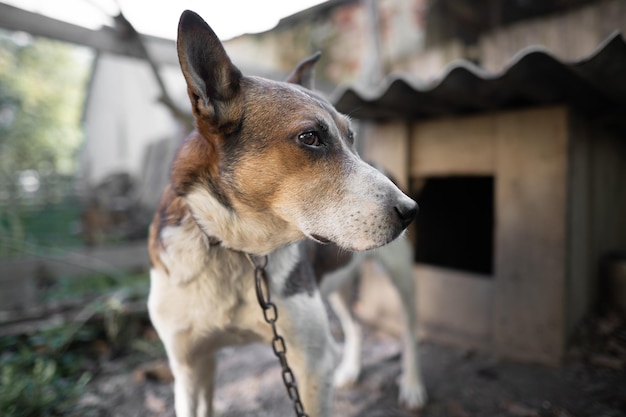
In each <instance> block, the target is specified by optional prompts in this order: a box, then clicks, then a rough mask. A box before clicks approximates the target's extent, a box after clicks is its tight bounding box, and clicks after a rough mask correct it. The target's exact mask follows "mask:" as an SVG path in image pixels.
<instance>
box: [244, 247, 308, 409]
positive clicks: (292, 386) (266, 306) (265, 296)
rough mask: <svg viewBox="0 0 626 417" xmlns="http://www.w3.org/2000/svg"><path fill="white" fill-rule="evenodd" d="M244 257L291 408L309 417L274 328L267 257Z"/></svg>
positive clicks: (276, 312)
mask: <svg viewBox="0 0 626 417" xmlns="http://www.w3.org/2000/svg"><path fill="white" fill-rule="evenodd" d="M246 257H247V258H248V261H250V263H251V264H252V266H253V267H254V286H255V288H256V297H257V300H258V301H259V305H260V306H261V308H262V309H263V318H264V319H265V321H266V322H267V323H268V324H269V325H270V326H272V332H273V333H274V337H273V339H272V350H273V351H274V354H275V355H276V357H277V358H278V361H279V362H280V366H281V368H282V377H283V383H284V384H285V388H286V389H287V394H288V395H289V398H290V399H291V401H292V402H293V408H294V410H295V411H296V416H298V417H309V415H308V414H307V413H305V412H304V406H303V405H302V401H301V400H300V392H299V391H298V384H297V382H296V376H295V375H294V374H293V371H292V370H291V368H290V367H289V364H288V363H287V345H286V344H285V339H284V338H283V337H282V336H281V335H280V334H278V330H277V328H276V321H277V320H278V309H277V308H276V304H274V303H273V302H272V298H271V296H270V285H269V281H268V279H267V272H265V267H266V266H267V259H268V257H267V255H266V256H263V257H262V258H258V257H255V256H253V255H250V254H248V253H246ZM264 284H265V285H264ZM264 287H265V288H264Z"/></svg>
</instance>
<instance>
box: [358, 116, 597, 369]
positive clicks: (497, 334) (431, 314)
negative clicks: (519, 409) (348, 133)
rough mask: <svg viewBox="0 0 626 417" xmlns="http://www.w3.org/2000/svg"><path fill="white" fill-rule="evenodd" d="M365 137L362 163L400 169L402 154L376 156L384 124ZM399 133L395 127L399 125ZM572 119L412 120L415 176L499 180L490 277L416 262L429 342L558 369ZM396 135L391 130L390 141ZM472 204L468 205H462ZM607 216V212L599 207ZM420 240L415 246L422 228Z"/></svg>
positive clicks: (562, 327) (564, 293)
mask: <svg viewBox="0 0 626 417" xmlns="http://www.w3.org/2000/svg"><path fill="white" fill-rule="evenodd" d="M389 126H392V125H387V126H386V127H383V128H382V129H381V132H384V133H386V135H382V136H380V137H377V138H376V139H375V138H374V137H373V136H367V140H368V142H369V141H375V140H376V141H377V142H379V143H374V144H372V143H367V144H366V146H365V156H366V157H367V158H369V159H372V160H375V161H377V162H380V163H383V164H385V165H387V166H394V161H395V165H397V166H402V164H403V159H402V158H403V151H400V152H398V153H397V154H394V153H393V152H388V151H386V152H380V151H378V149H379V148H380V147H382V146H383V144H389V143H390V142H387V137H390V136H392V135H391V134H390V130H389V129H390V127H389ZM396 126H401V125H400V124H398V125H396ZM568 127H569V125H568V112H567V110H566V108H565V107H558V106H557V107H546V108H535V109H523V110H516V111H507V112H498V113H492V114H487V115H480V116H472V117H450V118H445V119H440V120H433V121H427V122H418V123H415V124H414V125H413V126H412V128H411V129H410V130H408V132H409V133H410V139H409V136H406V138H407V140H408V142H409V144H408V145H400V146H396V147H398V148H400V149H407V148H408V149H410V151H409V152H410V165H409V167H408V168H407V169H406V172H408V173H409V175H410V177H411V179H413V180H415V179H423V178H425V177H429V176H448V175H493V176H494V178H495V189H494V193H495V199H494V201H495V205H496V207H495V218H494V222H495V239H494V247H495V249H494V250H495V254H494V255H495V256H494V263H495V265H494V274H493V277H492V279H488V278H485V277H481V276H478V275H475V274H471V273H467V272H463V271H455V270H449V269H445V268H434V267H431V266H428V265H418V266H417V268H416V280H417V286H418V294H417V297H418V300H419V302H418V305H419V315H420V318H421V319H420V320H421V325H422V327H423V332H424V334H425V335H426V336H428V337H432V338H435V339H437V340H442V341H446V342H455V343H461V344H463V345H465V346H468V345H469V346H475V347H488V348H489V349H491V350H493V351H495V352H497V353H499V354H501V355H502V356H506V357H512V358H518V359H525V360H532V361H539V362H545V363H556V362H557V361H558V360H559V359H560V357H561V355H562V353H563V348H564V344H565V340H566V335H567V331H568V329H567V325H566V317H565V315H566V300H567V297H568V295H567V285H566V274H567V267H566V260H565V259H566V243H567V239H566V237H567V228H568V215H567V208H566V207H567V168H568V166H567V157H568ZM401 132H402V129H401V128H400V127H396V129H395V130H393V133H394V135H393V137H394V138H395V139H393V141H394V143H396V142H398V141H400V142H401V140H400V139H399V137H400V133H401ZM468 203H470V204H471V202H468ZM605 210H606V208H605ZM417 238H418V239H419V231H418V235H417Z"/></svg>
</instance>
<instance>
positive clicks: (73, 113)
mask: <svg viewBox="0 0 626 417" xmlns="http://www.w3.org/2000/svg"><path fill="white" fill-rule="evenodd" d="M88 69H89V66H88V61H87V60H86V59H80V58H79V55H77V49H76V47H73V46H71V45H68V44H64V43H61V42H56V41H51V40H48V39H42V38H35V39H33V40H32V41H30V42H26V43H20V42H16V41H15V37H14V36H11V35H10V34H7V33H6V32H5V33H0V110H1V111H3V112H4V115H5V116H4V118H1V119H0V121H2V123H0V166H2V167H3V168H2V171H3V174H4V175H9V176H10V175H12V174H13V173H15V172H16V171H20V170H26V169H34V170H37V171H39V172H44V173H47V172H65V173H69V172H72V169H73V167H74V165H75V164H74V161H75V155H76V152H77V150H78V147H79V145H80V142H81V139H82V133H81V125H80V122H81V114H82V107H83V101H84V95H85V85H86V82H87V77H88V74H89V71H88Z"/></svg>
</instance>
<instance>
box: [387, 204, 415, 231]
mask: <svg viewBox="0 0 626 417" xmlns="http://www.w3.org/2000/svg"><path fill="white" fill-rule="evenodd" d="M393 209H394V210H395V212H396V214H397V215H398V218H399V219H400V223H401V224H402V227H403V228H406V227H407V226H408V225H409V224H411V222H412V221H413V220H414V219H415V217H416V216H417V211H418V205H417V203H416V202H415V201H413V200H411V201H410V202H406V203H399V204H397V205H396V206H394V208H393Z"/></svg>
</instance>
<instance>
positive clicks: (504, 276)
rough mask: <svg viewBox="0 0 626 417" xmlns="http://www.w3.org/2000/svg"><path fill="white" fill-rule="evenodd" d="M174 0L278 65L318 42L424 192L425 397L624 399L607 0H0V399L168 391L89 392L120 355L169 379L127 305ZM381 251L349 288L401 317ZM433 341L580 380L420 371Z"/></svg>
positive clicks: (621, 219) (142, 316)
mask: <svg viewBox="0 0 626 417" xmlns="http://www.w3.org/2000/svg"><path fill="white" fill-rule="evenodd" d="M226 3H227V4H226ZM184 9H192V10H194V11H196V12H197V13H199V14H200V15H201V16H202V17H203V18H204V19H205V20H206V21H207V22H208V23H209V25H211V26H212V27H213V29H214V30H215V32H216V33H217V35H218V36H220V38H221V39H222V40H223V41H224V45H225V48H226V50H227V52H228V53H229V55H230V56H231V58H232V60H233V62H234V63H235V64H236V65H237V66H238V67H239V68H240V69H241V70H242V71H243V73H244V74H249V75H260V76H264V77H268V78H272V79H283V78H284V77H285V76H286V74H288V73H289V72H290V71H291V69H292V68H293V67H294V65H295V64H296V63H297V62H299V61H300V60H301V59H303V58H304V57H306V56H309V55H311V54H312V53H314V52H316V51H322V58H321V60H320V62H319V65H318V67H317V74H316V81H317V84H316V87H317V88H318V89H319V90H320V91H321V92H322V94H324V95H325V96H327V97H328V98H329V100H331V101H332V102H333V103H334V104H335V105H336V106H337V108H338V109H339V110H340V111H342V112H344V113H346V114H349V115H350V116H351V117H352V118H353V120H354V123H355V125H356V126H357V128H358V147H359V152H360V153H361V155H362V156H364V157H365V158H367V159H368V160H371V161H373V162H376V163H378V164H379V165H381V166H383V167H384V168H385V169H386V170H387V171H388V172H389V173H391V174H392V175H393V176H394V177H395V178H396V179H397V181H398V184H399V185H400V186H401V187H402V188H403V189H404V190H405V192H407V193H409V194H410V195H411V196H412V197H413V198H415V199H416V200H417V201H418V202H419V203H420V208H421V211H420V215H419V217H418V220H417V221H416V224H415V225H413V226H412V229H411V230H410V238H411V240H412V242H413V246H414V259H413V261H414V266H415V279H416V283H417V288H418V291H417V293H416V297H417V299H418V313H419V318H420V326H419V330H420V335H421V336H422V339H423V340H424V343H426V344H427V345H426V346H427V347H426V350H425V351H426V355H427V356H428V355H431V356H428V358H430V359H432V361H430V363H431V365H426V367H427V368H426V384H427V387H428V388H429V390H432V391H433V392H435V393H436V395H435V396H434V397H433V398H434V399H435V402H434V403H435V404H438V403H437V401H439V408H437V405H435V406H431V408H427V409H426V410H425V412H424V414H423V415H427V416H428V415H431V416H434V415H453V416H465V415H517V416H535V415H563V416H565V415H571V416H581V415H607V416H609V415H626V412H625V411H624V410H626V397H625V396H624V392H626V377H624V374H625V373H624V372H623V371H624V369H625V367H626V322H625V321H624V314H625V312H626V216H625V215H624V213H626V118H625V117H624V115H625V114H626V113H625V110H626V76H625V74H626V42H625V41H624V37H623V35H622V33H623V32H624V31H625V30H626V0H476V1H462V0H380V1H377V0H329V1H319V0H317V1H316V0H303V1H277V0H275V1H264V2H255V1H244V0H232V1H229V2H218V1H200V0H185V1H182V0H179V1H176V2H169V1H158V2H154V3H151V4H150V6H149V7H148V6H147V3H145V2H139V1H132V0H118V1H114V0H57V1H45V0H11V1H8V0H5V1H3V2H0V346H1V347H2V356H0V361H1V363H2V371H0V372H1V378H0V412H2V411H5V412H4V413H2V414H3V415H10V416H17V415H33V416H34V415H69V414H68V413H71V412H75V413H79V414H76V415H87V414H85V413H88V412H89V413H92V414H93V415H170V414H171V404H170V403H169V402H168V401H169V400H162V399H160V397H159V395H162V396H167V395H169V394H166V393H165V392H166V391H158V390H159V389H161V388H154V386H151V387H152V388H149V389H148V391H145V390H144V391H141V394H140V399H139V400H137V401H138V402H139V405H138V406H137V407H138V408H137V407H136V408H133V407H132V406H131V405H129V404H130V400H128V398H127V397H123V398H122V397H120V398H118V397H115V398H116V401H118V400H119V404H118V406H119V407H118V409H119V410H126V411H119V412H118V413H117V414H116V413H115V412H113V411H111V410H110V409H107V407H106V403H107V402H110V401H111V398H112V397H111V396H110V395H109V396H107V395H105V394H103V393H102V392H104V391H106V390H107V389H109V391H111V392H115V391H117V390H118V389H119V388H120V386H124V387H126V386H127V383H126V382H119V381H125V380H123V379H120V380H119V381H118V384H121V385H113V386H112V387H111V386H108V385H106V384H107V383H111V381H112V380H113V379H114V378H113V376H112V375H114V376H115V377H120V374H122V373H123V372H122V370H121V369H122V368H123V369H124V370H126V371H128V370H129V369H131V370H134V372H135V373H134V374H132V376H131V378H134V379H133V381H135V383H136V384H140V383H143V382H145V381H146V380H150V381H157V382H159V383H161V384H162V385H166V384H167V383H168V382H169V378H170V376H168V372H167V366H166V365H164V363H163V351H162V348H161V346H160V344H159V342H158V340H157V337H156V335H155V334H154V331H153V330H152V328H151V326H150V323H149V320H148V318H147V315H146V309H145V299H146V296H147V291H148V285H149V278H148V272H147V271H148V268H149V261H148V256H147V250H146V237H147V229H148V225H149V222H150V220H151V218H152V214H153V212H154V209H155V207H156V205H157V202H158V200H159V198H160V194H161V191H162V189H163V188H164V186H165V184H166V183H167V181H168V169H169V164H170V163H171V160H172V158H173V156H174V153H175V151H176V149H177V147H178V145H179V144H180V142H181V141H182V139H183V138H184V137H185V136H186V135H187V134H188V133H189V131H190V129H191V127H192V120H191V115H190V109H189V105H188V99H187V95H186V87H185V84H184V80H183V78H182V75H181V73H180V69H179V66H178V60H177V56H176V49H175V36H176V27H177V23H178V18H179V16H180V13H181V12H182V11H183V10H184ZM381 274H382V272H381V270H379V269H377V267H376V266H375V265H369V264H368V265H366V268H365V270H364V271H363V277H362V280H361V288H360V294H359V297H358V299H357V301H356V302H355V306H354V307H355V310H356V312H357V315H358V317H359V319H360V320H361V321H362V322H363V323H366V324H367V325H368V326H370V327H369V328H370V329H377V330H376V332H378V331H381V332H383V333H388V334H392V335H397V334H399V333H400V332H401V328H402V327H401V324H399V323H401V322H402V312H401V311H400V309H399V302H398V298H397V294H395V293H394V292H393V289H392V288H391V287H390V285H389V284H388V282H387V281H386V280H384V279H383V280H381V279H378V278H379V277H378V276H379V275H381ZM385 340H386V339H385ZM379 342H380V341H379ZM380 343H382V342H380ZM385 343H387V342H385ZM385 343H382V345H381V346H383V345H384V346H387V345H386V344H385ZM429 343H430V344H429ZM444 346H445V347H446V348H447V347H452V348H453V349H460V352H464V353H462V354H460V355H461V356H462V357H463V360H467V361H471V360H474V358H475V355H476V354H479V355H487V356H479V357H480V358H482V359H480V360H479V362H477V363H473V365H471V366H475V367H477V368H476V369H477V371H476V372H477V374H478V375H479V376H480V377H481V378H483V379H484V380H485V381H487V382H489V383H491V382H493V381H494V380H498V377H497V376H494V374H498V372H504V371H501V370H499V371H497V372H496V371H493V369H492V365H493V363H492V362H490V361H491V359H485V358H502V359H505V360H511V361H515V362H514V363H525V364H526V363H531V364H542V365H547V366H549V367H551V368H546V369H555V368H554V367H557V369H565V370H566V373H567V372H570V373H569V374H567V375H569V376H571V375H572V373H573V374H576V372H583V371H580V369H584V370H585V371H584V372H583V373H581V374H576V375H578V376H580V378H579V379H576V378H578V376H577V377H576V378H573V379H574V380H576V381H578V382H572V381H571V380H568V379H567V378H568V377H567V376H564V377H563V378H565V380H558V382H555V383H554V384H553V385H561V386H563V387H569V388H567V389H570V388H571V389H570V391H567V392H564V391H559V392H555V393H554V398H577V399H580V398H585V397H588V398H590V400H589V401H588V402H586V403H585V402H582V403H580V404H579V403H576V401H574V400H573V399H572V400H571V401H570V402H569V403H567V407H565V406H564V407H561V408H558V407H556V406H555V405H554V404H553V403H554V401H555V400H554V399H553V397H550V398H552V399H550V400H549V401H548V399H546V398H548V397H549V395H548V394H545V395H546V396H548V397H546V398H543V397H541V395H540V394H532V395H535V396H534V397H533V396H532V395H530V394H529V395H526V394H524V395H521V394H520V395H518V396H516V395H514V394H511V392H509V391H507V392H506V393H505V394H506V395H505V394H502V393H500V392H498V393H496V392H494V391H493V388H492V391H490V390H489V389H486V390H485V391H482V394H480V393H479V394H477V393H476V392H474V393H473V396H472V395H469V394H467V393H463V392H456V391H455V392H453V393H448V392H445V393H444V392H443V391H438V390H439V389H440V388H439V387H438V386H435V385H432V384H431V383H429V379H430V380H431V381H432V380H440V379H441V378H445V379H446V380H447V381H450V380H458V379H459V376H458V375H447V377H446V376H442V375H444V374H442V372H443V370H442V368H445V366H443V367H442V366H441V363H444V362H445V363H449V361H452V362H454V361H455V360H457V359H458V355H459V354H458V352H459V350H455V351H446V350H445V349H446V348H444ZM386 349H387V350H386ZM389 349H391V350H388V347H383V348H381V350H380V352H383V353H384V354H383V357H386V356H384V355H386V354H390V353H389V352H391V356H392V358H393V357H394V356H393V355H394V354H395V353H394V352H395V351H394V350H393V349H394V348H389ZM429 349H430V350H429ZM438 352H439V353H438ZM441 352H444V353H441ZM446 352H447V353H446ZM450 352H457V353H450ZM468 352H469V353H468ZM437 355H452V356H445V357H439V356H437ZM455 355H457V356H455ZM119 358H124V360H123V361H121V362H115V360H116V359H119ZM129 358H130V359H129ZM397 359H398V358H397V357H395V359H394V360H395V362H393V360H391V362H389V363H394V366H395V365H397V362H398V360H397ZM152 360H154V362H152ZM437 361H439V362H437ZM441 361H443V362H441ZM446 361H448V362H446ZM480 361H483V362H480ZM484 361H486V362H484ZM146 362H148V363H150V364H152V365H153V366H143V365H140V364H144V363H146ZM437 363H439V365H440V366H437V365H436V364H437ZM450 363H451V362H450ZM468 363H469V362H468ZM566 363H576V364H578V365H576V366H580V368H575V371H572V370H571V369H570V368H567V367H565V368H563V366H565V365H564V364H566ZM468 366H470V365H468ZM107 367H108V368H107ZM115 367H118V368H119V369H118V368H115ZM589 367H591V368H589ZM112 368H115V371H111V369H112ZM449 368H450V367H449ZM394 369H395V368H394ZM485 369H487V371H485ZM532 369H533V370H532V372H535V371H536V370H535V368H532ZM590 369H593V370H594V371H591V370H590ZM597 369H600V371H597V372H596V371H595V370H597ZM108 371H111V372H110V373H107V372H108ZM481 372H482V373H481ZM525 372H530V371H528V370H526V371H525ZM585 372H586V373H585ZM589 372H591V373H592V374H593V375H591V374H590V373H589ZM127 374H128V372H127ZM374 374H375V372H374ZM598 374H602V375H601V376H602V377H603V378H604V379H602V378H600V379H594V378H595V377H596V376H598ZM103 375H104V376H103ZM515 375H518V376H519V374H514V373H513V374H511V377H510V378H511V380H516V378H517V377H516V376H515ZM581 375H582V376H581ZM448 377H449V378H448ZM120 378H121V377H120ZM468 378H470V377H468ZM542 378H543V377H540V376H536V375H535V377H532V378H531V377H528V378H527V380H525V381H527V382H526V383H524V387H528V386H532V385H533V384H536V382H537V380H540V379H542ZM470 379H471V378H470ZM517 379H518V380H524V378H523V377H519V378H517ZM583 380H584V381H586V382H585V383H587V382H589V381H592V382H593V383H591V382H589V384H588V385H584V386H578V385H576V384H578V383H581V384H582V382H580V381H583ZM76 381H78V382H76ZM94 381H95V382H94ZM98 381H105V382H102V383H103V384H105V385H103V386H104V388H102V387H103V386H101V385H98V384H99V382H98ZM137 381H139V382H137ZM485 381H483V380H479V381H477V382H476V381H475V383H476V384H477V386H480V384H481V383H483V382H485ZM555 381H556V380H555ZM500 382H502V381H500ZM502 383H503V384H504V385H506V384H505V383H504V382H502ZM94 384H95V385H94ZM511 384H513V383H512V382H511ZM568 384H570V385H568ZM571 384H574V385H571ZM593 384H596V385H595V386H596V388H593V386H594V385H593ZM453 385H454V384H453ZM93 386H96V387H97V388H93V389H91V388H90V389H87V391H85V389H86V388H85V387H93ZM589 386H591V387H592V388H590V390H591V391H589V392H587V391H584V389H586V388H585V387H587V388H588V387H589ZM107 387H108V388H107ZM597 387H601V388H597ZM98 389H99V390H100V391H98ZM137 389H139V388H137ZM142 389H143V388H142ZM150 389H152V390H153V391H150ZM459 389H460V390H462V387H459ZM524 389H525V388H524ZM524 389H522V388H519V387H517V386H515V387H511V390H512V391H516V390H517V392H524V393H525V392H526V391H524ZM564 389H565V388H564ZM594 389H595V391H594ZM94 390H95V391H94ZM103 390H104V391H103ZM154 390H156V391H154ZM381 390H382V389H381ZM96 391H97V392H96ZM85 392H87V393H88V394H89V395H87V396H86V394H85ZM131 392H132V393H136V391H133V390H131ZM155 392H158V393H159V395H156V394H154V393H155ZM385 392H386V391H384V390H382V391H381V393H382V394H380V393H379V394H380V395H382V396H385V395H387V394H386V393H385ZM366 394H367V393H363V395H364V396H365V397H367V395H366ZM370 394H371V393H370ZM111 395H112V394H111ZM138 395H139V394H138ZM481 395H482V397H481ZM503 395H504V397H502V396H503ZM568 395H569V397H568ZM559 396H561V397H559ZM157 397H158V398H157ZM451 397H454V398H456V399H454V400H451V399H450V398H451ZM466 397H467V398H466ZM470 397H471V398H474V399H471V398H470ZM483 397H484V399H485V401H484V403H485V404H487V403H488V404H489V407H492V408H489V407H487V408H484V407H486V406H484V404H483V403H481V405H477V404H476V400H475V398H483ZM33 398H36V399H37V401H33ZM503 398H504V399H503ZM530 398H532V399H530ZM339 400H340V401H346V402H347V403H350V402H351V401H352V400H349V399H346V398H344V397H341V396H340V398H339ZM545 401H548V403H549V404H552V405H550V406H546V404H545ZM572 401H573V402H572ZM352 402H355V401H352ZM379 402H380V403H381V404H387V403H385V402H384V401H382V400H380V401H379ZM566 402H567V401H566ZM122 403H123V404H125V405H122ZM355 403H356V404H361V405H362V403H359V401H356V402H355ZM77 404H78V405H77ZM76 407H78V408H76ZM124 407H127V408H128V410H127V409H126V408H124ZM223 407H226V406H223ZM481 407H482V408H481ZM594 407H595V408H594ZM366 408H367V407H365V406H363V407H362V409H366ZM370 408H371V407H370ZM360 409H361V408H359V406H356V405H355V406H354V407H353V408H351V409H349V410H351V411H350V412H349V413H352V414H355V415H356V412H357V411H358V410H360ZM561 409H563V410H565V411H563V412H566V413H569V414H558V411H559V410H561ZM20 410H21V411H20ZM76 410H79V411H76ZM138 410H139V411H138ZM568 410H569V411H568ZM362 412H364V411H362ZM398 412H399V411H398ZM20 413H22V414H20ZM125 413H126V414H125ZM168 413H170V414H168ZM498 413H500V414H498ZM550 413H551V414H550ZM224 415H226V414H224ZM359 415H366V414H359ZM368 415H369V414H368ZM372 415H373V414H372ZM385 415H389V414H385ZM393 415H396V414H393ZM397 415H404V414H397Z"/></svg>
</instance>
